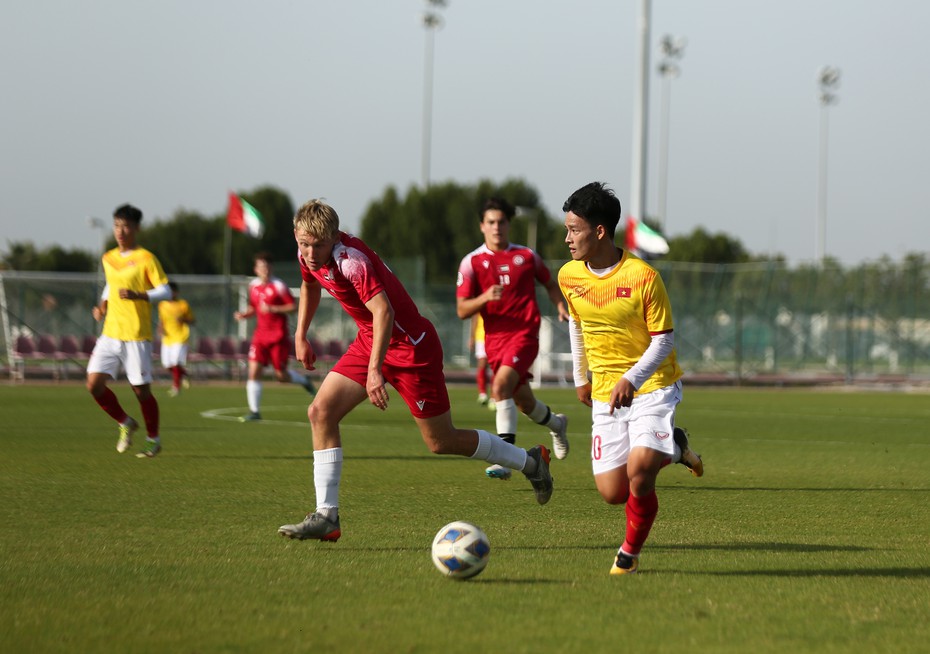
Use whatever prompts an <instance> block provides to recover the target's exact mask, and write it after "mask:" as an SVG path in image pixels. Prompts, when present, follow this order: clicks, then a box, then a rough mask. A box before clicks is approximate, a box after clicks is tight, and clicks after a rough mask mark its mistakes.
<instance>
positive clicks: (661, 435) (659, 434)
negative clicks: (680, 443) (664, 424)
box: [656, 431, 671, 441]
mask: <svg viewBox="0 0 930 654" xmlns="http://www.w3.org/2000/svg"><path fill="white" fill-rule="evenodd" d="M669 436H671V434H669V433H668V432H667V431H657V432H656V438H657V439H658V440H660V441H664V440H665V439H666V438H668V437H669Z"/></svg>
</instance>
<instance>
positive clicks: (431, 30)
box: [421, 0, 449, 189]
mask: <svg viewBox="0 0 930 654" xmlns="http://www.w3.org/2000/svg"><path fill="white" fill-rule="evenodd" d="M448 4H449V3H448V1H447V0H426V11H425V12H423V27H424V28H425V29H426V52H425V53H424V58H423V153H422V163H421V166H422V168H421V175H422V180H423V188H424V189H426V188H428V187H429V184H430V153H431V152H430V151H431V149H432V137H433V134H432V132H433V40H434V37H435V32H436V30H438V29H441V28H442V26H443V20H442V16H440V15H439V14H438V13H437V11H438V10H439V9H443V8H444V7H446V6H447V5H448Z"/></svg>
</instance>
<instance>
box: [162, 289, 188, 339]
mask: <svg viewBox="0 0 930 654" xmlns="http://www.w3.org/2000/svg"><path fill="white" fill-rule="evenodd" d="M158 321H159V322H160V323H161V330H162V341H161V342H162V343H164V344H165V345H176V344H178V343H187V339H189V338H190V336H191V328H190V325H189V323H191V322H193V321H194V312H193V311H191V306H190V305H189V304H188V303H187V300H162V301H161V302H159V303H158Z"/></svg>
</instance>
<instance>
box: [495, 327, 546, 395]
mask: <svg viewBox="0 0 930 654" xmlns="http://www.w3.org/2000/svg"><path fill="white" fill-rule="evenodd" d="M495 336H496V335H495ZM484 347H485V349H486V350H487V352H488V364H489V365H490V366H491V370H493V371H494V373H495V374H497V371H498V369H500V367H501V366H509V367H511V368H513V369H514V370H516V371H517V373H518V374H519V375H520V382H519V383H518V384H517V386H519V385H520V384H525V383H527V382H528V381H529V380H530V379H532V378H533V375H532V374H531V373H530V368H532V367H533V363H534V362H535V361H536V357H537V356H538V355H539V339H538V338H533V337H525V338H519V337H518V338H513V337H508V336H506V335H504V336H497V337H491V336H490V335H486V336H485V341H484Z"/></svg>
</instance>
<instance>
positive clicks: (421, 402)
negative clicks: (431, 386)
mask: <svg viewBox="0 0 930 654" xmlns="http://www.w3.org/2000/svg"><path fill="white" fill-rule="evenodd" d="M424 406H426V400H417V408H418V409H419V410H420V411H422V410H423V407H424Z"/></svg>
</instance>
